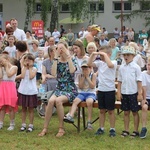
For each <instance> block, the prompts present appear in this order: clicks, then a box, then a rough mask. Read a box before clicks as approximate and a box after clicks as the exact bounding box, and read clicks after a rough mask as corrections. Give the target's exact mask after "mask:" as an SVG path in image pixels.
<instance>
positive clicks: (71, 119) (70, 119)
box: [64, 115, 74, 123]
mask: <svg viewBox="0 0 150 150" xmlns="http://www.w3.org/2000/svg"><path fill="white" fill-rule="evenodd" d="M64 122H67V123H74V119H73V118H72V117H71V116H70V115H68V116H66V117H64Z"/></svg>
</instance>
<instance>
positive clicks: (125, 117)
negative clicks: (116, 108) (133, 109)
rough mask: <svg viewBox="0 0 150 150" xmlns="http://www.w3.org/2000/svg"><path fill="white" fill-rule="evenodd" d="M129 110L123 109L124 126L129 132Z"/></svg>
mask: <svg viewBox="0 0 150 150" xmlns="http://www.w3.org/2000/svg"><path fill="white" fill-rule="evenodd" d="M129 122H130V111H124V128H125V131H128V132H129Z"/></svg>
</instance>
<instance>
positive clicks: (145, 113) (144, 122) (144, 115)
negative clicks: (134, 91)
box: [141, 104, 148, 127]
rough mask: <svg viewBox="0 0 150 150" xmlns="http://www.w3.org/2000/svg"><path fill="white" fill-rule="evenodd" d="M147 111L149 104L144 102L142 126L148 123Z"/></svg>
mask: <svg viewBox="0 0 150 150" xmlns="http://www.w3.org/2000/svg"><path fill="white" fill-rule="evenodd" d="M147 112H148V105H147V104H144V105H143V106H142V117H141V118H142V127H146V124H147Z"/></svg>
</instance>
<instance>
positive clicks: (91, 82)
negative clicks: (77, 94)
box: [86, 73, 96, 89]
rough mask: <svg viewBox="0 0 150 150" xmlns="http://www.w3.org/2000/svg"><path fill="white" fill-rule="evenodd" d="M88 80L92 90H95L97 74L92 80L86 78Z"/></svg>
mask: <svg viewBox="0 0 150 150" xmlns="http://www.w3.org/2000/svg"><path fill="white" fill-rule="evenodd" d="M86 79H87V81H88V83H89V87H90V88H91V89H94V88H95V86H96V74H95V73H93V76H92V79H90V77H89V76H88V77H86Z"/></svg>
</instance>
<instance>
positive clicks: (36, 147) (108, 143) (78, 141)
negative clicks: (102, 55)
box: [0, 108, 150, 150]
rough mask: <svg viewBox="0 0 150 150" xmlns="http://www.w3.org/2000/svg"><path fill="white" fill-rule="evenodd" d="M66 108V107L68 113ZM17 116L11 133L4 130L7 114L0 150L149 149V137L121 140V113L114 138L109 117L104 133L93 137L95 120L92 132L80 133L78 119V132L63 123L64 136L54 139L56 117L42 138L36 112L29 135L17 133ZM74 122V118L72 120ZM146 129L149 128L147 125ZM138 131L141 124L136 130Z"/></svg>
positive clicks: (6, 121) (95, 112)
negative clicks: (111, 134) (39, 134)
mask: <svg viewBox="0 0 150 150" xmlns="http://www.w3.org/2000/svg"><path fill="white" fill-rule="evenodd" d="M67 110H68V108H65V112H67ZM20 115H21V114H20V111H19V113H17V114H16V121H15V123H16V126H15V130H14V131H7V128H8V126H9V117H8V115H6V117H5V122H4V127H3V129H2V130H0V150H99V149H100V150H149V149H150V143H149V141H150V134H149V133H148V134H147V138H146V139H143V140H142V139H140V138H135V139H131V138H130V137H126V138H121V136H120V133H121V131H122V130H123V113H121V114H120V115H117V114H116V132H117V136H116V137H114V138H111V137H109V136H108V134H109V122H108V116H107V119H106V123H105V134H104V135H102V136H95V135H94V133H95V132H96V130H97V129H98V127H99V123H98V121H97V122H95V123H94V124H93V128H94V130H92V131H88V130H85V131H83V127H82V119H81V132H80V133H77V130H76V128H75V127H74V126H73V125H71V124H67V123H65V131H66V134H65V135H64V136H63V137H61V138H56V137H55V134H56V133H57V131H58V118H57V114H55V115H54V116H53V117H52V120H51V122H50V125H49V132H48V134H47V135H46V136H44V137H38V136H37V135H38V133H39V132H40V131H41V130H42V127H43V122H44V120H43V119H42V118H40V117H39V116H38V115H37V113H36V111H35V120H34V126H35V130H34V131H33V132H32V133H26V132H19V129H20V126H21V116H20ZM97 116H98V109H94V112H93V119H94V118H96V117H97ZM75 121H76V122H77V119H76V120H75ZM147 128H148V129H149V128H150V125H149V122H148V126H147ZM140 129H141V123H140V127H139V130H140ZM132 131H133V117H132V116H131V121H130V132H132Z"/></svg>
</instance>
